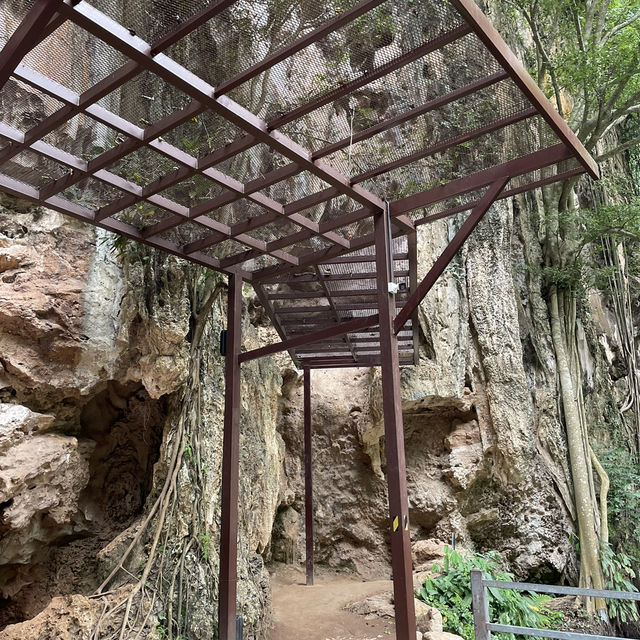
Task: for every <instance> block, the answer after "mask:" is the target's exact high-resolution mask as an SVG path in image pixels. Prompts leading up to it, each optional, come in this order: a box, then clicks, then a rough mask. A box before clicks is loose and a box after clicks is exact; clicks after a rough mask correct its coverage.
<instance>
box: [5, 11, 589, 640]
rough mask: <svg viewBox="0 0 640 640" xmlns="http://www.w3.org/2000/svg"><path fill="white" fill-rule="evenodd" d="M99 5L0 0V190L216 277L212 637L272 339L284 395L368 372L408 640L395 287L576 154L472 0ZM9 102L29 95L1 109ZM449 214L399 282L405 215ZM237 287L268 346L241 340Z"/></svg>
mask: <svg viewBox="0 0 640 640" xmlns="http://www.w3.org/2000/svg"><path fill="white" fill-rule="evenodd" d="M121 4H122V3H120V2H118V1H117V0H92V1H91V2H87V1H78V0H25V1H23V2H21V3H17V6H16V8H14V9H13V10H14V11H15V12H16V13H15V24H14V25H13V26H12V28H11V29H10V37H7V39H6V41H5V43H4V47H3V49H2V51H1V52H0V117H1V121H0V190H2V191H4V192H6V193H9V194H12V195H14V196H17V197H19V198H22V199H26V200H29V201H31V202H33V203H36V204H39V205H42V206H45V207H47V208H50V209H54V210H56V211H59V212H61V213H64V214H67V215H69V216H72V217H74V218H76V219H79V220H82V221H85V222H87V223H89V224H93V225H95V226H97V227H101V228H103V229H106V230H108V231H112V232H114V233H116V234H119V235H120V236H124V237H126V238H129V239H132V240H134V241H137V242H141V243H144V244H146V245H149V246H152V247H155V248H158V249H160V250H162V251H165V252H168V253H171V254H173V255H176V256H179V257H181V258H184V259H186V260H189V261H191V262H194V263H197V264H200V265H204V266H205V267H208V268H211V269H214V270H217V271H220V272H224V273H227V274H229V276H230V287H229V320H228V322H229V334H228V344H227V391H226V397H227V405H226V411H225V436H224V437H225V444H224V461H223V530H222V539H221V583H220V619H219V629H220V637H221V638H224V639H225V640H230V639H231V638H232V637H235V612H236V590H235V579H236V556H235V554H236V538H237V480H238V446H239V445H238V428H239V422H238V420H239V393H240V377H239V376H240V365H241V363H242V362H245V361H248V360H251V359H253V358H257V357H261V356H264V355H268V354H270V353H275V352H277V351H282V350H288V351H289V353H290V354H291V356H292V358H293V359H294V361H295V362H296V363H297V364H298V365H299V366H300V367H302V368H304V369H305V372H306V373H305V406H306V407H307V408H308V406H309V404H310V395H309V394H308V393H307V391H308V385H309V380H310V378H309V370H310V369H313V368H326V367H347V366H376V365H381V366H382V374H383V391H384V414H385V437H386V442H385V446H386V452H387V454H386V455H387V477H388V482H389V502H390V523H391V524H390V527H391V529H390V530H391V546H392V565H393V571H394V591H395V605H396V620H397V631H396V633H397V637H398V638H400V639H402V640H409V639H411V640H413V638H415V621H414V613H413V586H412V579H411V558H410V538H409V524H408V506H407V495H406V479H405V467H404V442H403V432H402V415H401V410H400V386H399V374H398V366H399V365H401V364H412V363H413V362H414V360H415V358H416V353H417V349H416V345H415V341H416V323H415V314H416V311H417V308H418V305H419V303H420V301H421V300H422V298H423V297H424V296H425V295H426V293H427V292H428V291H429V289H430V288H431V287H432V286H433V284H434V283H435V282H436V280H437V279H438V277H439V276H440V275H441V273H442V272H443V270H444V269H445V268H446V266H447V265H448V264H449V262H450V261H451V259H452V258H453V256H454V255H455V253H456V252H457V251H458V249H459V248H460V247H461V246H462V244H463V243H464V241H465V240H466V238H467V237H468V236H469V234H470V233H471V232H472V231H473V229H474V228H475V226H476V225H477V224H478V222H479V221H480V220H481V219H482V216H483V215H484V214H485V212H486V211H487V210H488V209H489V208H490V206H491V205H492V204H493V203H494V202H495V201H496V200H498V199H502V198H508V197H510V196H513V195H516V194H519V193H522V192H525V191H527V190H530V189H533V188H536V187H541V186H544V185H547V184H551V183H553V182H556V181H559V180H563V179H565V178H567V177H572V176H576V175H578V174H581V173H585V172H586V173H588V174H589V175H591V176H592V177H594V178H597V177H598V167H597V165H596V164H595V162H594V161H593V159H592V158H591V156H590V155H589V154H588V153H587V151H586V150H585V149H584V147H583V146H582V145H581V143H580V142H579V141H578V139H577V138H576V137H575V135H574V134H573V133H572V131H571V130H570V129H569V128H568V126H567V125H566V123H565V122H564V121H563V120H562V118H560V116H559V115H558V113H557V112H556V111H555V109H554V108H553V107H552V105H551V104H550V103H549V101H548V100H547V99H546V97H545V96H544V94H543V93H542V92H541V90H540V89H539V88H538V87H537V85H536V84H535V83H534V82H533V80H532V79H531V78H530V77H529V75H528V74H527V72H526V70H525V69H524V67H523V66H522V64H521V63H520V62H519V61H518V60H517V58H516V57H515V56H514V54H513V53H512V52H511V51H510V50H509V48H508V47H507V45H506V44H505V42H504V41H503V40H502V38H501V37H500V35H499V34H498V33H497V32H496V30H495V29H494V28H493V27H492V26H491V24H490V23H489V22H488V20H487V19H486V17H485V16H484V15H483V14H482V13H481V12H480V10H479V9H478V8H477V7H476V5H475V4H474V3H473V1H472V0H444V1H440V0H400V1H395V2H394V1H392V0H360V1H359V2H358V1H357V0H286V1H283V0H253V1H250V0H171V1H169V0H138V2H129V3H127V14H126V16H123V15H122V14H121V11H122V9H121ZM20 7H21V8H20ZM70 60H73V61H74V63H73V64H69V61H70ZM18 99H21V100H23V101H24V100H25V99H26V100H27V101H28V103H29V104H30V105H32V106H33V111H32V113H29V114H26V115H25V114H23V117H22V118H15V117H12V110H11V108H8V106H7V105H9V106H10V105H11V103H12V101H13V102H15V101H16V100H18ZM463 212H470V213H469V214H468V215H467V217H466V219H465V221H464V222H463V223H462V225H461V227H460V229H459V231H458V232H457V234H456V235H455V237H454V238H453V239H452V241H451V243H450V244H449V245H448V246H447V248H446V249H445V251H444V252H443V253H442V255H441V256H440V257H439V258H438V259H437V260H436V262H435V263H434V264H433V265H432V267H431V269H430V271H429V272H428V274H427V276H426V277H425V278H424V279H423V280H422V281H421V282H418V278H417V255H416V246H417V241H416V233H417V229H418V228H419V227H420V226H421V225H424V224H428V223H430V222H433V221H435V220H440V219H442V218H445V217H448V216H453V215H455V214H460V213H463ZM243 281H246V282H249V283H251V284H252V285H253V287H254V288H255V290H256V292H257V295H258V297H259V299H260V301H261V303H262V304H263V305H264V307H265V309H266V310H267V312H268V314H269V316H270V318H271V320H272V322H273V325H274V327H275V329H276V330H277V332H278V333H279V335H280V337H281V339H282V342H280V343H277V344H274V345H270V346H268V347H264V348H262V349H257V350H255V351H253V352H248V353H247V352H245V353H243V352H242V351H241V339H240V316H241V289H242V286H241V283H242V282H243ZM307 426H308V425H306V427H307ZM309 428H310V427H309ZM307 430H308V429H307V428H305V432H306V431H307ZM307 435H309V437H308V438H306V441H307V444H308V445H309V444H310V434H307ZM307 453H308V465H307V467H308V468H309V472H308V479H309V487H310V460H311V458H310V452H309V451H308V452H307ZM308 497H310V496H308ZM308 503H309V504H310V500H308ZM308 509H310V506H309V507H308ZM309 513H310V511H309V510H308V514H307V516H309ZM307 522H308V523H311V524H312V521H310V520H309V517H308V518H307ZM310 528H311V527H310V526H309V527H308V534H309V529H310ZM307 548H308V549H309V548H310V549H311V551H312V545H311V547H309V545H308V547H307Z"/></svg>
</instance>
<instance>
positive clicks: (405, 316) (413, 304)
mask: <svg viewBox="0 0 640 640" xmlns="http://www.w3.org/2000/svg"><path fill="white" fill-rule="evenodd" d="M507 182H509V178H500V179H499V180H497V181H496V182H494V183H493V184H492V185H491V186H490V187H489V189H488V190H487V193H485V195H484V196H483V197H482V198H481V199H480V201H479V202H478V204H477V205H476V206H475V207H474V208H473V211H471V213H470V214H469V217H468V218H467V219H466V220H465V221H464V223H463V224H462V226H461V227H460V230H459V231H458V233H456V235H455V236H454V237H453V240H451V242H450V243H449V244H448V245H447V246H446V248H445V250H444V251H443V252H442V253H441V254H440V256H439V257H438V259H437V260H436V261H435V263H434V265H433V266H432V267H431V269H429V273H427V275H426V276H425V277H424V278H423V279H422V281H421V282H420V284H419V285H418V286H417V287H416V289H415V290H414V291H413V292H412V293H411V296H410V298H409V300H407V303H406V304H405V306H404V307H402V310H401V311H400V313H398V315H397V317H396V319H395V322H394V332H395V333H398V332H399V331H400V330H401V329H402V327H403V326H404V324H405V322H406V321H407V320H409V318H411V317H412V316H414V314H415V311H416V309H417V308H418V306H419V305H420V302H422V300H423V298H424V297H425V296H426V295H427V293H428V292H429V291H430V290H431V287H433V285H434V284H435V283H436V281H437V280H438V278H439V277H440V276H441V275H442V272H443V271H444V270H445V269H446V268H447V266H448V264H449V263H450V262H451V260H453V257H454V256H455V255H456V253H458V251H459V250H460V248H461V247H462V245H463V244H464V243H465V241H466V240H467V238H468V237H469V236H470V235H471V232H472V231H473V230H474V229H475V228H476V226H477V225H478V223H479V222H480V220H482V218H483V216H484V214H485V213H486V212H487V211H488V210H489V208H490V207H491V205H492V204H493V203H494V202H495V201H496V199H497V198H498V196H499V195H500V192H501V191H502V190H503V189H504V187H505V185H506V184H507Z"/></svg>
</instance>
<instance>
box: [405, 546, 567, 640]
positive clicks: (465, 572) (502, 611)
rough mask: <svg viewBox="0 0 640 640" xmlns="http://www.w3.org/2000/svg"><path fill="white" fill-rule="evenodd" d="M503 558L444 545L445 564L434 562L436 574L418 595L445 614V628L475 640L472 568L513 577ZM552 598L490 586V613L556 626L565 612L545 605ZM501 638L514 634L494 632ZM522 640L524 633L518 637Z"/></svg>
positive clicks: (509, 639)
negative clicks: (462, 552)
mask: <svg viewBox="0 0 640 640" xmlns="http://www.w3.org/2000/svg"><path fill="white" fill-rule="evenodd" d="M499 561H500V557H499V555H498V554H495V553H492V554H487V555H480V554H474V555H462V554H461V553H458V552H457V551H455V550H453V549H450V548H449V547H445V555H444V562H443V564H442V566H439V565H438V564H434V566H433V571H434V573H439V574H440V575H438V576H436V577H435V578H431V577H428V578H427V579H426V580H425V582H424V585H423V586H422V589H420V591H419V592H418V594H417V596H418V598H420V600H422V601H423V602H426V603H427V604H428V605H430V606H432V607H435V608H436V609H438V611H440V613H441V614H442V622H443V628H444V631H447V632H449V633H455V634H458V635H460V636H462V637H463V638H465V640H473V638H474V631H473V611H472V607H471V574H470V572H471V570H472V569H480V570H481V571H484V573H485V575H486V577H487V578H489V579H493V580H505V581H510V580H513V576H512V575H511V574H510V573H506V572H504V571H501V570H500V564H499ZM552 599H553V598H552V597H551V596H547V595H542V594H528V595H526V594H525V593H523V592H521V591H516V590H515V589H496V588H493V587H490V588H489V616H490V619H491V621H492V622H497V623H499V624H512V625H517V626H523V627H536V628H539V629H556V628H558V626H559V624H560V622H561V621H562V618H563V616H562V614H561V613H558V612H554V611H550V610H549V609H547V608H546V605H547V604H548V603H549V601H551V600H552ZM494 635H495V636H496V638H499V639H500V640H514V635H513V634H494ZM517 638H518V640H520V638H521V636H517Z"/></svg>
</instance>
